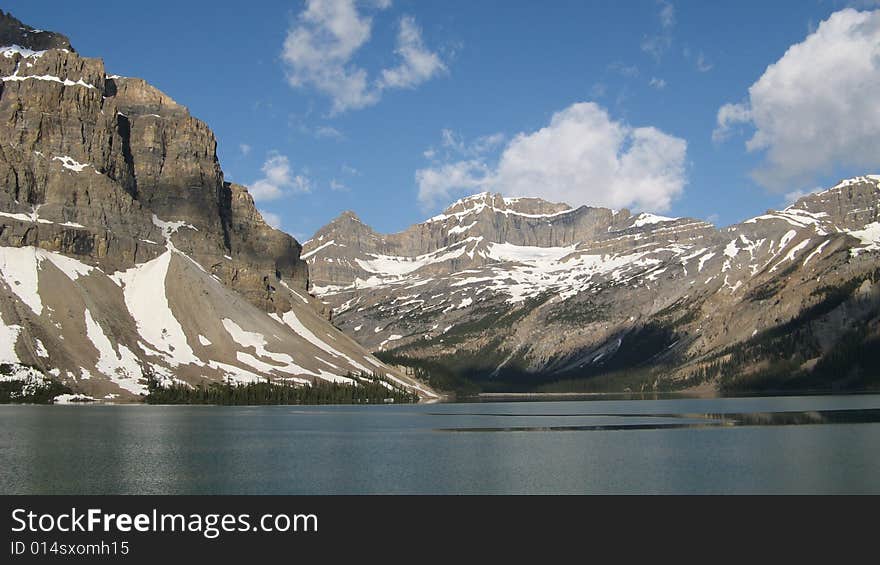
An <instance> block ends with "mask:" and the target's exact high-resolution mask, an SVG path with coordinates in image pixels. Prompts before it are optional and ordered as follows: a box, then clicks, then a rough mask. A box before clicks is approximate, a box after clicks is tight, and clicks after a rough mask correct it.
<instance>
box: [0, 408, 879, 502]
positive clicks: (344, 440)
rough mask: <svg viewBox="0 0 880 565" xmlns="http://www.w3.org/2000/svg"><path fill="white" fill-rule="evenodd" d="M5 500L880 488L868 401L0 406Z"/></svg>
mask: <svg viewBox="0 0 880 565" xmlns="http://www.w3.org/2000/svg"><path fill="white" fill-rule="evenodd" d="M0 489H2V492H3V493H4V494H27V493H55V494H117V493H119V494H239V493H240V494H351V493H354V494H366V493H415V494H495V493H497V494H507V493H515V494H520V493H523V494H531V493H541V494H557V493H558V494H595V493H880V395H874V394H871V395H847V396H792V397H754V398H713V399H697V398H671V399H662V400H613V399H612V400H609V399H603V400H586V401H557V402H486V403H461V404H432V405H431V404H429V405H406V406H403V405H399V406H260V407H215V406H146V405H118V406H113V405H90V406H77V405H73V406H70V405H66V406H60V405H59V406H14V405H6V406H0Z"/></svg>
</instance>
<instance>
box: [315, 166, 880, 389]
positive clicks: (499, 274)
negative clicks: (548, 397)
mask: <svg viewBox="0 0 880 565" xmlns="http://www.w3.org/2000/svg"><path fill="white" fill-rule="evenodd" d="M878 252H880V176H870V175H869V176H862V177H856V178H851V179H847V180H844V181H842V182H840V183H839V184H837V185H836V186H833V187H831V188H829V189H827V190H824V191H821V192H818V193H815V194H810V195H808V196H805V197H803V198H801V199H800V200H798V201H797V202H795V203H794V204H792V205H791V206H789V207H787V208H785V209H784V210H781V211H773V210H771V211H767V212H766V213H764V214H762V215H760V216H757V217H754V218H750V219H747V220H745V221H743V222H741V223H739V224H736V225H732V226H728V227H724V228H720V229H719V228H716V227H715V226H713V225H712V224H710V223H708V222H705V221H702V220H697V219H693V218H670V217H664V216H659V215H655V214H650V213H637V214H634V213H632V212H630V211H628V210H611V209H607V208H594V207H588V206H581V207H578V208H572V207H570V206H568V205H566V204H561V203H551V202H546V201H543V200H540V199H536V198H505V197H503V196H501V195H499V194H490V193H483V194H477V195H475V196H469V197H467V198H464V199H461V200H459V201H457V202H455V203H454V204H452V205H451V206H450V207H449V208H447V209H446V210H445V211H444V212H443V213H441V214H439V215H437V216H434V217H432V218H430V219H428V220H426V221H424V222H422V223H420V224H417V225H414V226H411V227H410V228H408V229H406V230H404V231H402V232H400V233H395V234H380V233H377V232H376V231H374V230H373V229H371V228H370V227H369V226H367V225H365V224H364V223H363V222H362V221H361V220H360V219H359V218H358V217H357V216H356V215H355V214H354V213H352V212H345V213H343V214H342V215H340V216H339V217H338V218H336V219H335V220H333V221H332V222H331V223H330V224H328V225H327V226H325V227H323V228H322V229H321V230H319V231H318V232H317V233H316V234H315V236H314V237H313V238H312V239H311V240H309V241H307V242H305V244H304V245H303V254H302V258H303V259H305V260H306V262H307V263H308V265H309V273H310V275H309V276H310V289H311V291H312V293H313V294H315V295H316V296H318V297H320V298H321V299H322V300H324V301H325V302H327V303H328V304H330V305H331V307H332V313H333V322H334V324H335V325H336V326H337V327H339V328H340V329H341V330H343V331H344V332H345V333H346V334H348V335H350V336H352V337H353V338H354V339H355V340H357V341H358V342H359V343H361V344H362V345H363V346H364V347H366V348H367V349H371V350H375V351H377V352H379V353H378V355H379V356H380V357H381V358H382V359H384V360H386V361H388V362H393V363H397V364H401V365H406V366H409V367H411V370H412V371H413V372H414V373H415V374H418V375H420V376H421V377H423V378H426V379H429V380H430V382H432V383H433V384H435V385H436V386H447V387H452V388H465V389H468V388H473V386H476V387H477V388H478V389H482V390H487V391H512V390H518V391H536V390H537V391H556V392H561V391H581V392H587V391H646V390H649V391H656V390H681V389H691V390H693V389H701V390H711V391H716V392H717V391H745V390H747V391H755V390H765V391H766V390H777V389H778V390H791V389H821V390H829V389H832V390H836V389H854V388H865V387H870V386H877V384H878V382H880V380H878V369H877V367H880V364H878V361H880V359H878V355H880V353H878V352H880V341H878V328H880V326H878V321H880V282H878V267H880V255H878Z"/></svg>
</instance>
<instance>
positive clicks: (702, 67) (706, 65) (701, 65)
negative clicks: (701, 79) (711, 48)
mask: <svg viewBox="0 0 880 565" xmlns="http://www.w3.org/2000/svg"><path fill="white" fill-rule="evenodd" d="M714 66H715V65H713V64H712V63H710V62H709V61H708V60H707V59H706V55H704V54H703V52H702V51H700V53H699V54H698V55H697V70H698V71H700V72H701V73H708V72H709V71H711V70H712V68H713V67H714Z"/></svg>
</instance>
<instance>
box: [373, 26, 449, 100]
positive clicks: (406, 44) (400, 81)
mask: <svg viewBox="0 0 880 565" xmlns="http://www.w3.org/2000/svg"><path fill="white" fill-rule="evenodd" d="M395 52H396V53H397V54H398V55H400V58H401V59H402V61H401V62H400V64H399V65H398V66H396V67H394V68H392V69H385V70H383V71H382V80H381V82H380V83H379V85H380V87H381V88H414V87H416V86H418V85H420V84H422V83H423V82H425V81H427V80H429V79H430V78H431V77H433V76H434V75H436V74H438V73H440V72H443V71H445V70H446V65H444V64H443V61H441V60H440V57H439V56H438V55H437V54H436V53H432V52H431V51H428V50H427V49H426V48H425V45H424V42H423V41H422V32H421V30H420V29H419V26H418V25H416V22H415V20H414V19H413V18H411V17H409V16H404V17H403V18H401V19H400V32H399V33H398V35H397V49H396V50H395Z"/></svg>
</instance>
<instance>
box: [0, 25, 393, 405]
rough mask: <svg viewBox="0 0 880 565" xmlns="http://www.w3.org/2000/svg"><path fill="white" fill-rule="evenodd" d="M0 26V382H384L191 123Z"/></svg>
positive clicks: (118, 389) (46, 41)
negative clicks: (27, 378) (363, 377)
mask: <svg viewBox="0 0 880 565" xmlns="http://www.w3.org/2000/svg"><path fill="white" fill-rule="evenodd" d="M0 24H2V30H0V37H2V38H6V41H7V42H12V41H17V42H18V43H17V44H16V46H15V47H8V48H7V49H5V50H2V55H3V56H0V77H2V88H0V369H2V370H6V369H3V367H7V368H8V367H13V368H15V367H18V368H24V369H22V371H24V372H30V371H37V372H38V373H42V374H43V375H44V376H45V375H51V376H52V377H53V378H57V379H58V380H60V381H62V382H63V383H64V384H66V385H68V386H70V387H71V388H73V389H74V390H75V391H77V392H83V393H85V394H88V395H92V396H94V395H99V396H96V398H99V397H106V398H117V397H120V398H129V399H131V398H133V397H135V396H136V395H139V394H143V393H144V392H145V391H146V386H147V379H148V378H150V377H154V378H157V379H159V380H160V381H162V382H165V383H171V382H186V383H189V384H197V383H200V382H203V381H205V380H206V379H207V380H211V381H227V382H228V381H234V382H257V381H263V380H266V379H281V380H283V381H285V382H293V383H299V384H302V385H308V384H310V383H313V382H315V381H316V380H324V381H331V382H351V380H352V379H351V378H349V377H347V376H346V375H347V374H349V372H357V373H372V372H374V371H382V374H383V375H386V376H388V378H392V377H394V378H397V376H398V373H397V371H396V370H395V369H393V368H391V367H388V366H385V365H383V364H382V363H380V362H379V361H377V360H376V359H375V358H372V357H370V356H369V354H368V353H367V352H366V351H364V350H363V349H362V348H361V347H360V346H359V345H357V344H356V343H355V342H353V341H351V340H350V339H349V338H347V337H345V336H344V335H343V334H341V333H340V332H339V331H338V330H336V329H334V328H333V327H332V326H331V325H330V324H329V323H328V321H327V319H326V316H325V315H324V312H323V305H322V304H321V303H320V302H319V301H318V300H316V299H315V298H314V297H312V296H310V295H309V294H308V293H307V292H306V289H307V286H308V267H307V265H306V263H305V261H303V260H302V259H301V257H300V253H301V250H302V247H301V246H300V244H299V243H298V242H297V241H296V240H295V239H294V238H293V237H291V236H290V235H288V234H286V233H283V232H281V231H279V230H276V229H273V228H272V227H270V226H269V225H267V224H266V222H265V221H263V218H262V217H261V215H260V213H259V212H258V211H257V209H256V207H255V205H254V201H253V198H252V197H251V195H250V193H249V192H248V190H247V188H246V187H244V186H241V185H237V184H234V183H229V182H226V181H225V179H224V175H223V171H222V169H221V167H220V162H219V160H218V158H217V140H216V138H215V136H214V133H213V132H212V131H211V129H210V128H209V127H208V125H207V124H205V123H204V122H202V121H200V120H198V119H197V118H195V117H193V116H192V115H190V112H189V111H188V110H187V108H185V107H184V106H181V105H180V104H178V103H176V102H175V101H174V100H173V99H172V98H171V97H170V96H168V95H167V94H165V93H164V92H162V91H161V90H159V89H158V88H156V87H155V86H152V85H150V84H148V83H147V82H145V81H143V80H141V79H138V78H128V77H122V76H118V75H113V74H110V75H108V74H107V72H106V70H105V68H104V64H103V62H102V61H101V60H100V59H93V58H87V57H82V56H80V55H79V54H77V53H76V52H74V51H73V50H72V49H69V48H68V47H69V42H67V40H66V38H64V37H63V36H61V35H59V34H51V33H49V32H40V31H37V30H33V29H32V28H29V27H27V26H24V25H20V22H19V21H18V20H16V19H15V18H13V17H12V16H9V15H7V14H3V15H2V21H0ZM0 43H2V42H0ZM22 43H24V45H22ZM59 46H63V47H62V48H58V47H59ZM15 370H18V369H15ZM29 374H30V373H29ZM389 375H390V376H389ZM401 382H407V383H409V381H405V380H401ZM405 386H409V384H407V385H405ZM105 395H109V396H105Z"/></svg>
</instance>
